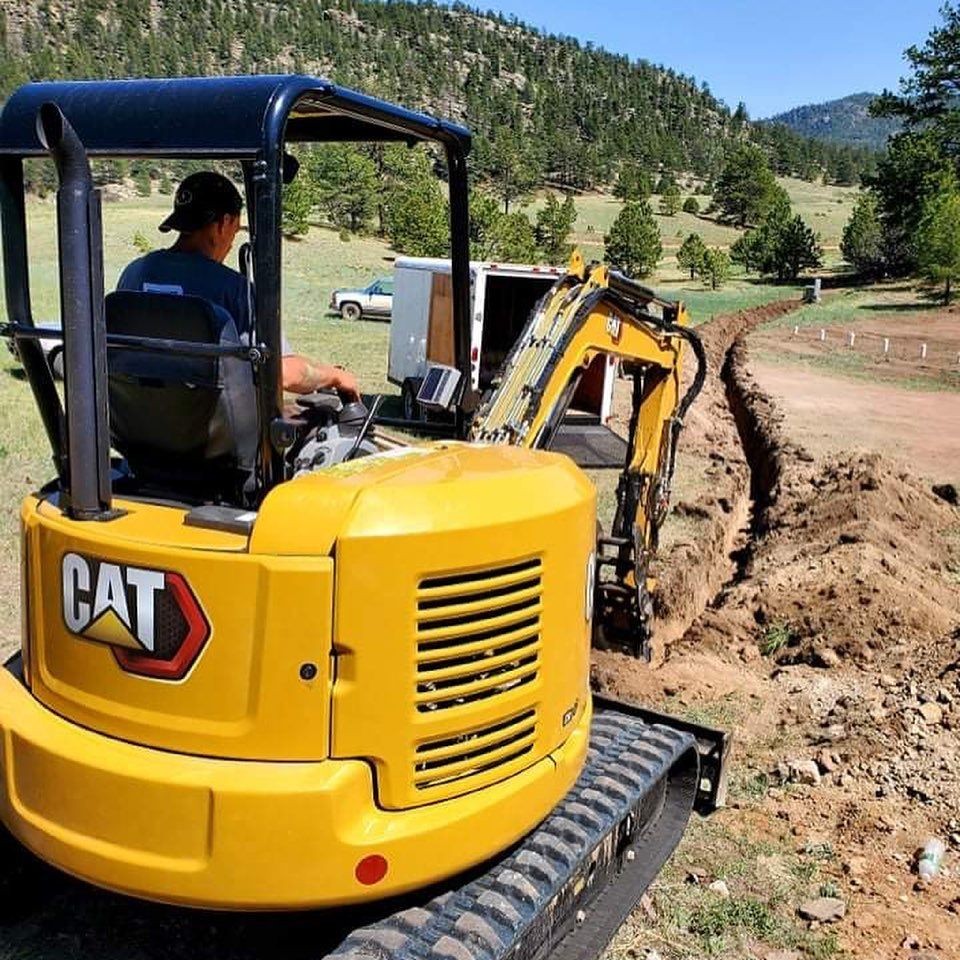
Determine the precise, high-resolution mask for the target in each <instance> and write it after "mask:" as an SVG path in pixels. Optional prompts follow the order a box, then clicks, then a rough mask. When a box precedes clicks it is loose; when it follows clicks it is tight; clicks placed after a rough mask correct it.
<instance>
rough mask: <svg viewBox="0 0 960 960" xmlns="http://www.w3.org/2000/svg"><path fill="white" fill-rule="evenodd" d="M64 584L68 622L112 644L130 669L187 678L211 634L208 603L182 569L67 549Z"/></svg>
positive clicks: (87, 637) (90, 637)
mask: <svg viewBox="0 0 960 960" xmlns="http://www.w3.org/2000/svg"><path fill="white" fill-rule="evenodd" d="M61 585H62V593H61V595H62V600H63V622H64V624H65V625H66V628H67V629H68V630H69V631H70V632H71V633H73V634H76V635H77V636H78V637H83V638H84V639H85V640H93V641H96V642H97V643H104V644H106V645H107V646H109V647H110V648H111V649H112V650H113V654H114V656H115V657H116V659H117V663H119V665H120V666H121V667H122V668H123V669H124V670H126V671H128V672H129V673H136V674H139V675H141V676H146V677H154V678H156V679H160V680H181V679H182V678H183V677H185V676H186V674H187V671H189V669H190V668H191V667H192V666H193V664H194V662H195V661H196V659H197V657H198V656H199V654H200V651H201V650H202V649H203V646H204V644H205V643H206V642H207V638H208V637H209V636H210V624H209V622H208V621H207V618H206V616H205V614H204V612H203V609H202V608H201V606H200V603H199V601H198V600H197V598H196V597H195V596H194V595H193V591H192V590H191V589H190V587H189V585H188V584H187V581H186V580H185V579H184V578H183V576H182V575H181V574H179V573H173V572H171V571H169V570H167V571H164V570H151V569H148V568H145V567H131V566H126V565H124V564H119V563H111V562H109V561H107V560H98V559H95V558H93V557H86V556H83V555H81V554H79V553H67V554H64V557H63V562H62V564H61Z"/></svg>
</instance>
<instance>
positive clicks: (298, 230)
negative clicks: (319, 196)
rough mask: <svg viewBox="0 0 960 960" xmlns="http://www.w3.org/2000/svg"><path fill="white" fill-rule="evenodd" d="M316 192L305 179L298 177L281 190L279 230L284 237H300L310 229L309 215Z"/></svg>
mask: <svg viewBox="0 0 960 960" xmlns="http://www.w3.org/2000/svg"><path fill="white" fill-rule="evenodd" d="M315 197H316V192H315V189H314V186H313V184H312V183H311V182H310V180H309V179H308V178H307V177H303V176H298V177H297V178H296V179H295V180H294V181H293V182H292V183H288V184H287V185H286V186H285V187H284V188H283V217H282V220H281V223H280V229H281V230H282V231H283V235H284V236H285V237H291V238H292V237H302V236H305V235H306V233H307V232H308V231H309V229H310V213H311V212H312V210H313V207H314V201H315Z"/></svg>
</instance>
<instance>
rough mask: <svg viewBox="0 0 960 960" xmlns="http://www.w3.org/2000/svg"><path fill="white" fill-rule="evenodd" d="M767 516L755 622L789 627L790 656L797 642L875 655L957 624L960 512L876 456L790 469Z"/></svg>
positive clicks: (803, 647)
mask: <svg viewBox="0 0 960 960" xmlns="http://www.w3.org/2000/svg"><path fill="white" fill-rule="evenodd" d="M768 522H769V523H770V525H771V529H770V531H769V534H768V537H767V539H766V542H765V543H764V544H763V547H762V549H761V550H760V551H759V552H758V556H757V558H756V559H755V563H754V570H753V573H754V577H753V584H752V586H753V587H755V588H756V590H758V591H759V592H760V593H761V594H762V599H761V600H759V601H758V602H757V603H756V616H757V620H758V622H759V623H760V624H761V625H772V624H775V623H781V624H783V625H785V626H786V627H787V629H788V630H789V633H790V635H791V636H790V641H789V644H788V647H787V649H786V650H785V651H784V654H783V656H785V657H788V656H793V655H794V651H793V650H792V649H791V648H792V647H793V646H794V645H795V644H796V645H797V646H798V647H799V648H800V649H799V650H798V651H797V652H798V653H801V652H802V653H804V654H806V655H815V652H814V651H815V649H816V648H829V649H833V650H835V651H836V652H837V653H838V654H839V655H840V656H841V657H851V658H854V659H856V660H859V661H861V662H863V661H869V660H873V659H875V657H877V656H881V657H883V656H884V655H885V654H886V653H888V652H889V650H890V648H891V646H895V645H896V644H898V643H900V642H903V641H906V642H908V643H910V644H911V645H913V646H915V647H916V649H918V650H920V649H923V647H924V646H925V645H927V644H930V643H931V642H935V641H938V640H940V639H941V638H943V637H944V636H946V635H948V634H949V633H950V632H951V631H952V630H953V628H954V626H955V625H956V624H957V623H960V589H958V585H957V582H956V580H955V574H954V571H955V570H956V569H957V564H958V561H960V557H958V554H960V549H958V548H957V545H954V544H951V542H950V540H949V539H947V538H944V536H943V534H944V533H945V532H946V531H947V530H949V529H950V528H951V527H957V526H958V524H960V516H958V512H957V510H956V508H953V507H950V506H949V505H948V504H946V503H944V502H943V501H942V500H939V499H938V498H937V497H935V496H934V495H933V494H932V493H931V492H930V491H929V490H928V489H927V488H926V487H924V486H923V485H922V484H921V483H919V482H918V481H917V480H915V479H913V478H912V477H910V476H908V475H907V474H904V473H902V472H899V471H898V470H897V469H896V468H895V467H893V466H892V465H891V464H890V463H888V462H887V461H885V460H883V459H882V458H881V457H880V456H879V455H877V454H860V455H855V456H853V457H850V458H842V459H835V460H833V461H830V462H828V463H827V464H826V465H825V466H823V467H821V468H819V469H816V470H810V471H801V470H794V471H791V475H790V478H789V481H788V482H787V483H786V484H785V485H784V488H783V489H782V490H781V493H780V498H779V500H778V502H777V504H776V507H775V508H774V510H773V511H771V515H770V516H769V517H768Z"/></svg>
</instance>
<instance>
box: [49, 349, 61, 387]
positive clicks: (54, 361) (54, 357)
mask: <svg viewBox="0 0 960 960" xmlns="http://www.w3.org/2000/svg"><path fill="white" fill-rule="evenodd" d="M49 363H50V372H51V373H52V374H53V379H54V380H62V379H63V350H62V349H59V350H53V351H51V353H50V358H49Z"/></svg>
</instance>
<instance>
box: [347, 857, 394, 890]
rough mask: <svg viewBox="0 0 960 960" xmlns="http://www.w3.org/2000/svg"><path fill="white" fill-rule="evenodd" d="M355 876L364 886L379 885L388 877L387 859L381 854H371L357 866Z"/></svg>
mask: <svg viewBox="0 0 960 960" xmlns="http://www.w3.org/2000/svg"><path fill="white" fill-rule="evenodd" d="M354 874H355V875H356V878H357V879H358V880H359V881H360V882H361V883H362V884H363V885H364V886H367V887H369V886H372V885H373V884H375V883H379V882H380V881H381V880H382V879H383V878H384V877H385V876H386V875H387V859H386V857H381V856H380V854H379V853H371V854H370V856H369V857H364V858H363V859H362V860H361V861H360V862H359V863H358V864H357V869H356V870H354Z"/></svg>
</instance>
